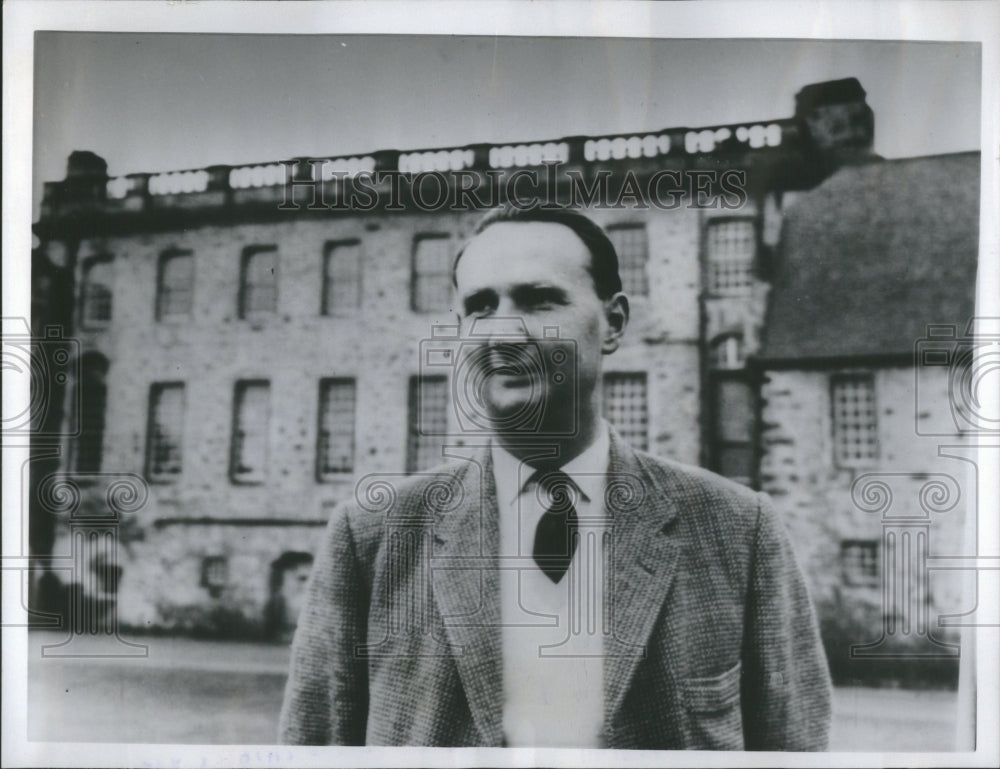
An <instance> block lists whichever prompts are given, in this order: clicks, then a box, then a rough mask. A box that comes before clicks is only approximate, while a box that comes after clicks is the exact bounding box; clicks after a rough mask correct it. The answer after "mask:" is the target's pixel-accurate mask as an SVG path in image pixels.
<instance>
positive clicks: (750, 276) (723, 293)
mask: <svg viewBox="0 0 1000 769" xmlns="http://www.w3.org/2000/svg"><path fill="white" fill-rule="evenodd" d="M738 223H742V224H748V225H750V229H751V232H752V235H753V249H752V252H751V254H750V258H749V259H748V265H747V270H746V284H745V285H740V286H730V287H721V288H720V287H719V285H718V284H717V279H716V278H715V277H714V275H713V267H714V265H716V264H718V263H719V262H726V261H729V262H731V263H734V264H738V262H736V261H735V260H724V259H713V258H712V230H713V229H716V228H721V227H722V226H725V225H733V224H738ZM704 238H705V240H704V254H705V259H704V263H705V267H704V269H705V293H706V295H708V296H717V297H740V296H747V295H749V294H750V293H751V292H752V291H753V287H754V283H755V282H756V280H757V273H758V270H759V258H760V222H759V221H758V218H757V217H756V216H713V217H711V218H708V219H706V221H705V230H704Z"/></svg>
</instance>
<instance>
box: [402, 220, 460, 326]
mask: <svg viewBox="0 0 1000 769" xmlns="http://www.w3.org/2000/svg"><path fill="white" fill-rule="evenodd" d="M412 288H413V295H412V297H411V305H412V307H413V310H414V311H415V312H436V311H438V310H447V309H448V306H449V305H450V303H451V302H450V300H451V238H449V237H448V236H447V235H419V236H418V237H417V239H416V240H415V241H414V244H413V286H412Z"/></svg>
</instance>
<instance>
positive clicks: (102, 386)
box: [69, 352, 111, 476]
mask: <svg viewBox="0 0 1000 769" xmlns="http://www.w3.org/2000/svg"><path fill="white" fill-rule="evenodd" d="M110 368H111V363H110V361H109V360H108V359H107V358H106V357H105V356H104V355H103V354H102V353H99V352H88V353H85V354H84V355H83V356H82V358H81V359H80V369H79V371H80V374H79V378H78V379H77V380H76V382H75V383H74V385H73V386H74V393H73V404H74V408H75V409H76V418H75V421H76V423H77V425H78V430H77V433H76V435H74V436H72V437H71V440H70V443H69V454H70V456H69V466H70V467H71V468H72V474H73V475H77V476H87V475H92V474H94V473H99V472H101V468H102V467H103V466H104V438H105V433H106V431H107V426H108V372H109V371H110ZM88 380H90V384H88V385H85V384H84V383H85V382H87V381H88ZM91 388H94V389H93V390H91ZM91 392H92V393H93V394H94V395H95V396H97V395H98V393H99V403H100V419H97V420H94V425H95V426H96V427H97V429H95V430H90V429H89V421H88V417H87V412H89V411H90V410H91V409H90V406H91V404H90V403H88V400H87V398H88V395H89V394H90V393H91ZM88 432H89V433H91V434H93V435H94V436H96V438H97V440H94V441H93V446H94V447H96V451H95V452H93V454H90V453H89V452H81V446H82V444H83V443H84V441H85V436H87V435H88ZM81 457H87V458H88V459H89V460H90V461H92V462H93V465H92V466H87V467H81V466H80V461H81ZM95 457H96V461H95V459H94V458H95Z"/></svg>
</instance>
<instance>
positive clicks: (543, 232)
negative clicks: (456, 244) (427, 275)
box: [456, 222, 590, 283]
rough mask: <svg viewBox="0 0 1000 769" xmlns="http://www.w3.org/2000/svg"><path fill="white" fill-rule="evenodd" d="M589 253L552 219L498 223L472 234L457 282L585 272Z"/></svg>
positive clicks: (567, 229) (460, 262) (562, 226)
mask: <svg viewBox="0 0 1000 769" xmlns="http://www.w3.org/2000/svg"><path fill="white" fill-rule="evenodd" d="M589 262H590V252H589V251H588V250H587V247H586V245H585V244H584V243H583V241H582V240H580V238H579V237H577V235H576V233H575V232H573V230H571V229H570V228H568V227H566V226H565V225H562V224H557V223H555V222H498V223H496V224H491V225H490V226H489V227H487V228H486V229H485V230H483V231H482V232H481V233H479V234H478V235H476V236H475V237H473V238H472V239H471V240H470V241H469V243H468V245H466V247H465V251H464V252H463V254H462V258H461V259H460V260H459V261H458V265H457V268H456V277H457V278H458V281H459V283H462V282H464V280H463V279H469V278H473V276H484V275H486V274H490V275H501V274H502V275H507V276H508V277H510V278H511V279H514V278H516V277H518V276H521V277H527V276H528V275H530V276H532V278H533V279H534V278H535V277H539V276H541V277H544V276H545V275H551V274H552V273H553V272H554V273H556V274H561V273H566V272H570V273H576V272H577V271H578V270H580V271H583V272H584V273H586V271H587V268H588V266H589ZM515 273H516V275H515Z"/></svg>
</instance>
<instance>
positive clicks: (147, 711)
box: [28, 633, 957, 752]
mask: <svg viewBox="0 0 1000 769" xmlns="http://www.w3.org/2000/svg"><path fill="white" fill-rule="evenodd" d="M59 640H60V639H59V637H58V636H55V635H49V634H40V633H32V636H31V643H30V648H31V659H30V661H29V665H28V675H29V679H28V680H29V689H28V735H29V739H31V740H51V741H70V742H77V741H79V742H158V743H187V744H238V745H253V744H257V745H268V744H273V743H274V741H275V739H276V729H277V719H278V711H279V709H280V707H281V697H282V691H283V689H284V683H285V668H286V666H287V659H288V650H287V648H282V647H278V646H266V645H255V644H239V643H221V642H211V641H193V640H190V639H173V638H171V639H166V638H145V639H142V641H141V642H142V643H144V644H147V645H148V646H149V656H148V657H143V658H135V659H104V660H100V659H88V658H82V659H72V658H68V659H67V658H62V659H60V658H51V657H46V658H42V657H41V655H40V647H41V645H42V643H58V641H59ZM956 703H957V698H956V694H955V693H954V692H941V691H930V692H920V691H908V690H900V689H867V688H860V687H850V688H840V689H837V690H835V692H834V721H833V732H832V736H831V742H832V745H831V747H832V749H833V750H844V751H869V750H870V751H883V752H890V751H907V752H912V751H948V750H952V749H953V744H954V739H955V738H954V735H955V717H956V706H957V705H956Z"/></svg>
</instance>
